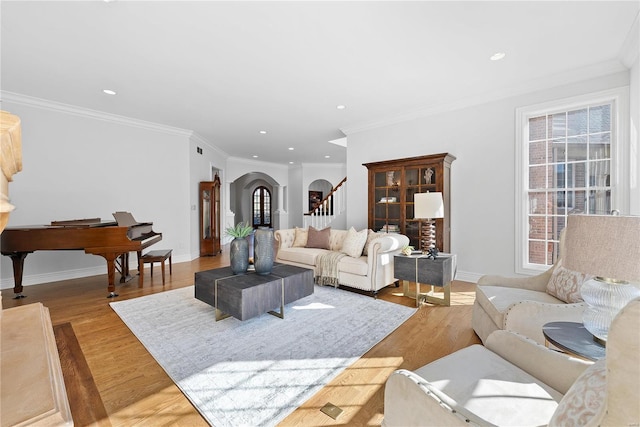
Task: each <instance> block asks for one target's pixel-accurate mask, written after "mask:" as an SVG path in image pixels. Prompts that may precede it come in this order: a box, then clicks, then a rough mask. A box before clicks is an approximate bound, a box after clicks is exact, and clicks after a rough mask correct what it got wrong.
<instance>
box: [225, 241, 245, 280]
mask: <svg viewBox="0 0 640 427" xmlns="http://www.w3.org/2000/svg"><path fill="white" fill-rule="evenodd" d="M229 259H230V260H231V271H232V272H233V274H245V273H246V272H247V269H248V268H249V241H248V240H247V239H246V238H245V237H236V238H235V239H233V240H232V241H231V243H230V244H229Z"/></svg>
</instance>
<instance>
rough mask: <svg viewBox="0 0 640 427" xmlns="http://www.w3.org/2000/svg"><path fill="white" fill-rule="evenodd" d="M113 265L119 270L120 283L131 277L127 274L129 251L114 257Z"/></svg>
mask: <svg viewBox="0 0 640 427" xmlns="http://www.w3.org/2000/svg"><path fill="white" fill-rule="evenodd" d="M118 259H119V261H118ZM115 266H116V268H117V269H118V271H119V272H120V283H126V282H128V281H129V280H131V279H133V277H131V276H130V275H129V252H127V253H124V254H121V255H120V256H119V257H118V258H117V259H116V264H115Z"/></svg>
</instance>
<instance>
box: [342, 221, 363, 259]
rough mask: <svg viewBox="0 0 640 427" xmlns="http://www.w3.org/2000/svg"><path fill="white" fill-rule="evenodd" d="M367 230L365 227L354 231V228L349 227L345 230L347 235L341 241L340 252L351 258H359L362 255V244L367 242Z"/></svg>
mask: <svg viewBox="0 0 640 427" xmlns="http://www.w3.org/2000/svg"><path fill="white" fill-rule="evenodd" d="M367 232H368V230H367V229H364V230H361V231H356V229H355V228H353V227H351V228H350V229H349V231H347V237H345V239H344V242H342V249H340V252H342V253H343V254H347V255H348V256H350V257H352V258H359V257H360V256H361V255H362V249H363V248H364V244H365V243H366V242H367Z"/></svg>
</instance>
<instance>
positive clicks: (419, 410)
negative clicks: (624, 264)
mask: <svg viewBox="0 0 640 427" xmlns="http://www.w3.org/2000/svg"><path fill="white" fill-rule="evenodd" d="M639 324H640V298H639V299H636V300H634V301H632V302H631V303H629V304H628V305H627V306H626V307H625V308H624V309H623V310H622V311H621V312H620V313H619V314H618V316H617V317H616V319H615V320H614V321H613V324H612V326H611V329H610V333H609V339H608V341H607V350H606V357H605V358H604V359H602V360H600V361H598V362H596V363H591V362H585V361H581V360H578V359H576V358H573V357H571V356H569V355H566V354H563V353H559V352H556V351H554V350H550V349H548V348H546V347H544V346H541V345H539V344H537V343H535V342H534V341H533V340H531V339H528V338H526V337H523V336H521V335H519V334H517V333H514V332H511V331H496V332H493V333H492V334H491V335H490V336H489V337H488V339H487V341H486V347H482V346H480V345H473V346H470V347H467V348H464V349H462V350H459V351H457V352H455V353H452V354H450V355H448V356H445V357H443V358H441V359H438V360H436V361H434V362H432V363H430V364H428V365H426V366H423V367H422V368H420V369H417V370H415V371H407V370H398V371H396V372H394V373H393V374H392V375H391V376H390V377H389V379H388V380H387V383H386V387H385V396H384V421H383V423H382V425H383V426H385V427H395V426H403V427H410V426H449V425H460V426H469V425H481V426H485V425H492V426H500V425H519V426H527V425H531V426H533V425H538V426H539V425H547V424H548V425H550V426H566V425H580V426H596V425H637V423H638V420H640V405H638V402H639V401H640V334H639V333H638V325H639Z"/></svg>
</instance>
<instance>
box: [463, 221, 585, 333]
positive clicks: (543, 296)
mask: <svg viewBox="0 0 640 427" xmlns="http://www.w3.org/2000/svg"><path fill="white" fill-rule="evenodd" d="M564 236H565V233H564V231H563V232H562V234H561V236H560V257H559V259H558V261H557V262H556V263H555V264H554V265H553V266H552V267H551V268H549V269H548V270H547V271H545V272H544V273H541V274H538V275H536V276H532V277H517V278H516V277H503V276H492V275H487V276H483V277H481V278H480V280H478V283H477V284H476V300H475V302H474V304H473V313H472V318H471V324H472V326H473V330H474V331H475V332H476V334H478V336H479V337H480V339H481V340H482V342H483V343H485V342H486V339H487V337H488V336H489V335H490V334H491V333H492V332H493V331H496V330H499V329H508V330H511V331H515V332H518V333H520V334H522V335H524V336H527V337H529V338H531V339H533V340H535V341H536V342H538V343H539V344H544V342H545V340H544V336H543V335H542V326H543V325H544V324H545V323H548V322H555V321H566V322H582V313H583V311H584V309H585V303H583V302H573V301H577V300H581V297H579V287H580V285H581V282H582V281H583V280H584V279H585V275H582V274H580V273H579V272H570V271H569V270H566V269H564V268H563V267H562V258H561V257H562V254H563V253H564V241H565V237H564ZM550 283H551V284H553V285H554V286H558V287H561V288H562V287H565V286H566V287H569V288H571V287H573V288H574V295H567V294H566V292H565V293H564V294H563V293H562V292H557V293H555V295H556V296H554V295H552V293H553V292H552V293H550V292H548V289H547V287H548V286H549V284H550ZM576 288H577V291H576V290H575V289H576ZM557 295H559V296H560V297H558V296H557Z"/></svg>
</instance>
